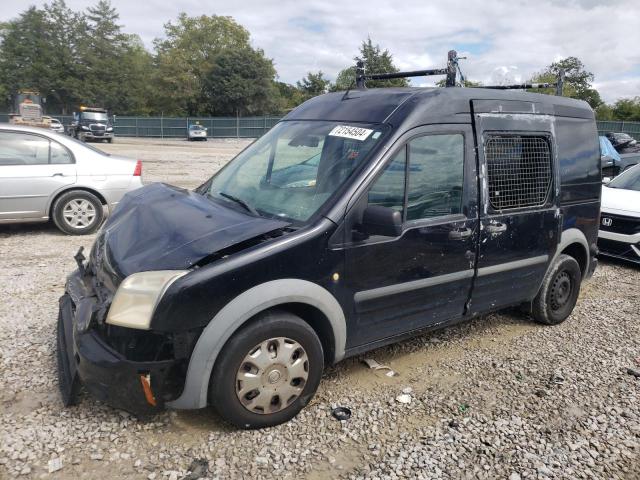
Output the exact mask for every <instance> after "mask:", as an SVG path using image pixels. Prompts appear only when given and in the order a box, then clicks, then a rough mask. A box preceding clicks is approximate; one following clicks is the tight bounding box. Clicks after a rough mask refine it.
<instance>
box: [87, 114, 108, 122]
mask: <svg viewBox="0 0 640 480" xmlns="http://www.w3.org/2000/svg"><path fill="white" fill-rule="evenodd" d="M82 119H83V120H95V121H97V122H106V121H107V114H106V113H100V112H82Z"/></svg>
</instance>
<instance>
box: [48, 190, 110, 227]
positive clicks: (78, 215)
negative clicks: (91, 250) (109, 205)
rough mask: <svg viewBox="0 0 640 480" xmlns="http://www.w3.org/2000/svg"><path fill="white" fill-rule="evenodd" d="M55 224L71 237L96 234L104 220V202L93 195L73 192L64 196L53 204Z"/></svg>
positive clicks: (81, 191)
mask: <svg viewBox="0 0 640 480" xmlns="http://www.w3.org/2000/svg"><path fill="white" fill-rule="evenodd" d="M52 211H53V215H52V216H53V222H54V223H55V224H56V227H58V228H59V229H60V230H62V231H63V232H64V233H68V234H70V235H86V234H89V233H93V232H95V231H96V230H97V229H98V227H99V226H100V224H101V223H102V220H103V218H104V210H103V208H102V202H100V199H98V197H96V196H95V195H94V194H93V193H90V192H86V191H84V190H72V191H70V192H66V193H64V194H62V195H61V196H60V197H58V199H57V200H56V201H55V202H54V204H53V208H52Z"/></svg>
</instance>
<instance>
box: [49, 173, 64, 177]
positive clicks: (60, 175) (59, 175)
mask: <svg viewBox="0 0 640 480" xmlns="http://www.w3.org/2000/svg"><path fill="white" fill-rule="evenodd" d="M51 176H52V177H64V173H54V174H53V175H51Z"/></svg>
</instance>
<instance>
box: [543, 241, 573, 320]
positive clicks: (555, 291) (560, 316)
mask: <svg viewBox="0 0 640 480" xmlns="http://www.w3.org/2000/svg"><path fill="white" fill-rule="evenodd" d="M581 282H582V272H581V271H580V266H579V265H578V262H577V261H576V259H575V258H573V257H571V256H569V255H565V254H560V255H558V258H556V259H555V261H554V262H553V265H551V268H549V270H548V271H547V274H546V275H545V277H544V280H543V281H542V286H541V287H540V291H539V292H538V295H537V296H536V298H535V299H534V300H533V304H532V314H533V318H534V319H535V320H536V321H537V322H540V323H544V324H547V325H557V324H559V323H562V322H563V321H565V320H566V318H567V317H568V316H569V315H570V314H571V312H572V311H573V307H574V306H575V305H576V301H577V300H578V295H579V293H580V284H581Z"/></svg>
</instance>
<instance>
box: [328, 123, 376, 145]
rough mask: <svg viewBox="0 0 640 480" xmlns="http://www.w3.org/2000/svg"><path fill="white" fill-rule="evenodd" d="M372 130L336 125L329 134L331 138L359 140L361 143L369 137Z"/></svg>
mask: <svg viewBox="0 0 640 480" xmlns="http://www.w3.org/2000/svg"><path fill="white" fill-rule="evenodd" d="M371 132H373V130H371V129H369V128H362V127H352V126H349V125H338V126H336V127H333V130H331V131H330V132H329V135H330V136H332V137H344V138H350V139H352V140H360V141H361V142H362V141H364V140H366V139H367V137H368V136H369V135H371Z"/></svg>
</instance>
